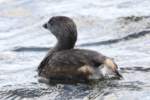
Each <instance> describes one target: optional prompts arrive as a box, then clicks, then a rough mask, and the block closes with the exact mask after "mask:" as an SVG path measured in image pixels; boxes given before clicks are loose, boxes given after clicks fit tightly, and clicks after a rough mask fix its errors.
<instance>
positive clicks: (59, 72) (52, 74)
mask: <svg viewBox="0 0 150 100" xmlns="http://www.w3.org/2000/svg"><path fill="white" fill-rule="evenodd" d="M43 27H44V28H45V29H47V30H49V31H50V32H51V33H52V34H53V35H54V36H55V37H56V39H57V43H56V44H55V46H54V47H52V48H51V49H50V50H49V51H48V53H47V55H46V56H45V57H44V59H43V60H42V61H41V63H40V64H39V66H38V75H39V76H40V77H44V78H46V79H56V80H66V79H67V80H68V81H70V80H90V76H92V75H94V74H95V73H96V71H97V70H98V68H99V67H101V66H102V65H104V66H105V67H107V68H109V69H110V70H111V71H112V72H113V73H115V75H116V76H117V77H122V75H121V74H120V73H119V71H118V66H117V64H116V63H115V61H114V60H113V59H111V58H110V57H107V56H105V55H103V54H101V53H100V52H97V51H94V50H88V49H80V48H74V47H75V43H76V41H77V35H78V34H77V26H76V24H75V22H74V21H73V20H72V19H71V18H70V17H67V16H53V17H51V18H50V19H49V21H48V22H46V23H44V25H43Z"/></svg>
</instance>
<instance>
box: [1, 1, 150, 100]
mask: <svg viewBox="0 0 150 100" xmlns="http://www.w3.org/2000/svg"><path fill="white" fill-rule="evenodd" d="M149 5H150V1H149V0H144V1H143V0H134V1H131V0H94V1H90V0H88V1H86V2H85V1H81V0H72V1H71V0H61V1H59V0H55V1H54V0H43V1H42V0H32V1H31V0H0V10H1V12H0V63H1V66H0V99H1V100H20V99H21V100H150V95H149V94H150V80H149V79H150V76H149V74H150V12H149V11H150V6H149ZM56 15H65V16H69V17H71V18H73V19H74V21H75V22H76V24H77V26H78V34H79V35H78V42H77V44H76V46H77V47H78V48H86V49H92V50H96V51H99V52H101V53H103V54H105V55H107V56H109V57H112V58H114V59H115V61H116V62H117V64H118V65H119V67H120V72H121V73H122V75H123V77H124V78H123V79H122V80H112V79H110V80H101V81H98V82H93V83H91V84H55V85H48V84H44V83H39V82H38V77H37V72H36V69H37V66H38V64H39V63H40V61H41V60H42V59H43V57H44V56H45V54H46V52H47V51H48V48H49V47H52V46H53V45H54V44H55V43H56V39H55V37H54V36H52V35H51V34H50V33H49V32H48V31H47V30H45V29H43V28H42V24H43V23H45V22H46V21H47V20H48V19H49V18H50V17H51V16H56Z"/></svg>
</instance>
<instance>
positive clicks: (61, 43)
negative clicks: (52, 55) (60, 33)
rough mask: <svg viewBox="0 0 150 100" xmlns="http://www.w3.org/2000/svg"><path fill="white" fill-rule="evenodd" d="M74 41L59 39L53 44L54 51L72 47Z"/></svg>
mask: <svg viewBox="0 0 150 100" xmlns="http://www.w3.org/2000/svg"><path fill="white" fill-rule="evenodd" d="M75 42H76V40H72V39H61V40H58V41H57V44H56V45H55V47H54V49H55V50H56V51H61V50H67V49H72V48H74V46H75Z"/></svg>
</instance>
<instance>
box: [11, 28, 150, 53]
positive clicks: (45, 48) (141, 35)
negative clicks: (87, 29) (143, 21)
mask: <svg viewBox="0 0 150 100" xmlns="http://www.w3.org/2000/svg"><path fill="white" fill-rule="evenodd" d="M147 34H150V30H144V31H141V32H138V33H137V32H136V33H133V34H130V35H127V36H125V37H122V38H118V39H111V40H106V41H99V42H92V43H84V44H80V45H77V47H78V46H79V47H80V46H81V47H83V46H99V45H111V44H115V43H119V42H122V41H128V40H133V39H137V38H140V37H143V36H145V35H147ZM49 49H50V48H48V47H15V48H14V49H13V50H12V51H15V52H22V51H26V52H30V51H38V52H41V51H48V50H49Z"/></svg>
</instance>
